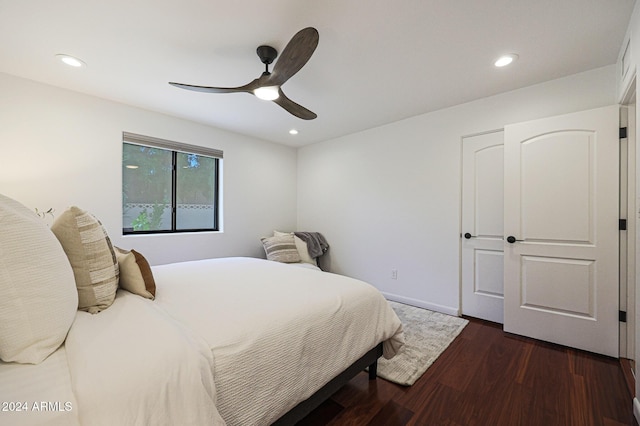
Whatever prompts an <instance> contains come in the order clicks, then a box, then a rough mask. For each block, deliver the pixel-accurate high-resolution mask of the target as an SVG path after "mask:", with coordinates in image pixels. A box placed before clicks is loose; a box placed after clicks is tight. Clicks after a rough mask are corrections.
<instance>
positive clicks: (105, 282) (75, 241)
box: [51, 206, 118, 314]
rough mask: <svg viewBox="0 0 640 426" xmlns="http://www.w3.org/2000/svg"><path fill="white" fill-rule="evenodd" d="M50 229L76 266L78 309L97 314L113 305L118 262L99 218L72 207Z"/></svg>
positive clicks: (72, 265)
mask: <svg viewBox="0 0 640 426" xmlns="http://www.w3.org/2000/svg"><path fill="white" fill-rule="evenodd" d="M51 231H53V233H54V234H55V236H56V237H58V240H59V241H60V244H62V248H63V249H64V252H65V253H66V254H67V257H68V258H69V263H71V267H72V268H73V275H74V276H75V280H76V287H77V289H78V309H80V310H82V311H88V312H90V313H92V314H96V313H98V312H100V311H102V310H104V309H107V308H108V307H109V306H111V304H112V303H113V301H114V299H115V297H116V291H117V290H118V261H117V260H116V255H115V252H114V251H113V246H112V245H111V240H109V237H108V236H107V232H106V231H105V229H104V228H103V227H102V224H101V223H100V221H98V219H96V218H95V217H94V216H93V215H92V214H91V213H89V212H86V211H84V210H82V209H80V208H78V207H75V206H73V207H70V208H69V209H67V210H66V211H65V212H64V213H62V215H60V216H59V217H58V218H57V219H56V221H55V222H53V225H51Z"/></svg>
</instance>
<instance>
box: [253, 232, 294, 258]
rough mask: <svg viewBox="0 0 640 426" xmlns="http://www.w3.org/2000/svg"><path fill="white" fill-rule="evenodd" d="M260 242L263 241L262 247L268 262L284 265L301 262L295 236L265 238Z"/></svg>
mask: <svg viewBox="0 0 640 426" xmlns="http://www.w3.org/2000/svg"><path fill="white" fill-rule="evenodd" d="M260 241H262V246H263V247H264V252H265V253H266V254H267V259H268V260H273V261H276V262H283V263H296V262H300V254H298V249H297V248H296V243H295V241H294V239H293V235H291V234H286V235H280V236H277V237H265V238H262V239H261V240H260Z"/></svg>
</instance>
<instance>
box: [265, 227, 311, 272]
mask: <svg viewBox="0 0 640 426" xmlns="http://www.w3.org/2000/svg"><path fill="white" fill-rule="evenodd" d="M282 235H293V241H294V242H295V244H296V249H297V250H298V255H299V256H300V261H301V262H304V263H310V264H312V265H313V266H318V264H317V263H316V260H315V259H314V258H312V257H311V256H309V248H308V247H307V243H305V242H304V241H303V240H302V239H301V238H298V237H296V235H295V234H294V233H293V232H280V231H273V236H274V237H280V236H282Z"/></svg>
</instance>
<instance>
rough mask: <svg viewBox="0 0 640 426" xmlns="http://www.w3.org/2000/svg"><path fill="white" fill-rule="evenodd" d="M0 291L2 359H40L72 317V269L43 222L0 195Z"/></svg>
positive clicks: (74, 293) (58, 342)
mask: <svg viewBox="0 0 640 426" xmlns="http://www.w3.org/2000/svg"><path fill="white" fill-rule="evenodd" d="M0 295H1V297H0V359H2V360H3V361H5V362H18V363H22V364H38V363H40V362H42V361H44V359H45V358H47V357H48V356H49V355H51V354H52V353H53V352H54V351H55V350H56V349H58V347H59V346H60V345H61V344H62V342H63V341H64V339H65V338H66V336H67V332H68V331H69V328H70V327H71V324H72V323H73V320H74V318H75V316H76V311H77V309H78V292H77V291H76V286H75V280H74V277H73V270H72V269H71V265H70V264H69V260H68V259H67V256H66V255H65V253H64V251H63V250H62V247H61V246H60V243H59V242H58V240H57V239H56V237H55V236H54V235H53V233H51V231H50V230H49V228H48V227H47V225H46V224H45V222H44V221H43V220H42V219H40V218H39V217H38V216H36V214H35V213H34V212H32V211H31V210H29V209H28V208H26V207H25V206H23V205H22V204H20V203H18V202H17V201H15V200H12V199H11V198H8V197H6V196H4V195H1V194H0Z"/></svg>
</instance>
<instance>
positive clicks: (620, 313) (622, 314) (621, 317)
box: [618, 311, 627, 322]
mask: <svg viewBox="0 0 640 426" xmlns="http://www.w3.org/2000/svg"><path fill="white" fill-rule="evenodd" d="M618 321H620V322H627V313H626V312H625V311H618Z"/></svg>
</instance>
